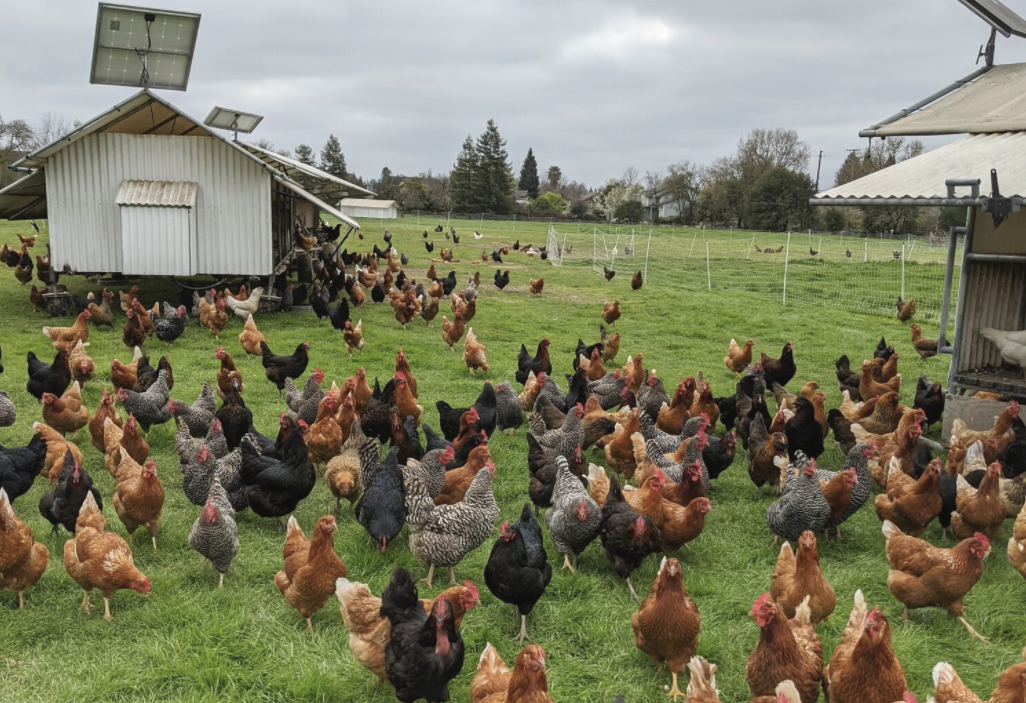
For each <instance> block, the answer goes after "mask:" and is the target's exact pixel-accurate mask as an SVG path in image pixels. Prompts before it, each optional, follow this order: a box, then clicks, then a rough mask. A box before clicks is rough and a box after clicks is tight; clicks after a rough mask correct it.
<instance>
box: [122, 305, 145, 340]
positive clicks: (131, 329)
mask: <svg viewBox="0 0 1026 703" xmlns="http://www.w3.org/2000/svg"><path fill="white" fill-rule="evenodd" d="M125 317H126V318H127V321H126V322H125V326H124V328H122V332H121V342H122V343H123V344H124V345H125V346H126V347H128V348H129V349H132V348H133V347H141V346H142V345H143V344H144V343H145V342H146V328H144V327H143V326H142V322H141V318H140V317H139V316H138V315H136V314H135V311H134V310H132V309H131V308H129V309H128V312H126V313H125ZM146 319H147V320H148V319H149V317H148V316H147V318H146Z"/></svg>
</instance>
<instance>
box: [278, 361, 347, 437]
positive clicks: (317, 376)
mask: <svg viewBox="0 0 1026 703" xmlns="http://www.w3.org/2000/svg"><path fill="white" fill-rule="evenodd" d="M323 382H324V372H323V371H321V370H320V369H314V370H313V371H311V372H310V375H309V376H307V378H306V383H305V384H303V390H302V391H300V390H299V389H298V388H296V384H295V382H294V381H293V380H292V379H291V378H286V379H285V404H286V405H288V406H289V411H290V413H289V416H290V417H292V419H293V420H296V421H298V420H302V421H304V422H305V423H306V424H308V425H312V424H313V423H314V421H315V420H316V419H317V411H318V410H320V406H321V400H322V399H323V398H324V390H323V389H322V388H321V383H323ZM346 395H348V396H351V394H348V393H347V394H346ZM342 400H343V398H342V397H341V394H340V395H339V397H336V398H335V403H336V405H338V404H339V403H341V402H342ZM353 402H354V403H355V400H354V401H353ZM345 427H348V424H347V425H345Z"/></svg>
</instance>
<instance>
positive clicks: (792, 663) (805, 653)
mask: <svg viewBox="0 0 1026 703" xmlns="http://www.w3.org/2000/svg"><path fill="white" fill-rule="evenodd" d="M749 614H750V615H751V616H752V618H753V619H754V620H755V622H756V624H758V625H759V629H760V633H759V644H758V645H757V646H756V648H755V650H753V651H752V653H751V654H750V655H749V656H748V664H747V665H746V666H745V681H747V683H748V689H749V691H750V692H751V694H752V696H766V695H770V694H771V693H773V692H774V691H775V690H776V688H777V684H779V683H780V682H781V681H785V680H787V681H792V682H793V683H794V685H795V688H797V689H798V693H799V696H800V699H801V702H802V703H815V701H817V700H819V684H820V679H821V678H822V676H823V645H822V643H821V642H820V641H819V637H818V636H817V635H816V632H815V630H813V629H812V620H811V615H810V611H809V597H808V596H805V597H804V598H803V599H802V601H801V602H800V603H799V604H798V605H797V607H796V608H795V615H794V617H793V618H790V619H788V618H787V617H786V616H785V614H784V611H783V610H782V609H781V608H780V607H779V605H777V604H775V603H774V602H773V600H772V598H771V596H770V594H769V593H764V594H762V595H761V596H759V598H758V600H756V601H755V605H753V606H752V610H751V612H750V613H749Z"/></svg>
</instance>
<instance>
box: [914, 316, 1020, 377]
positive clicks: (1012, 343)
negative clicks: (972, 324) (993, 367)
mask: <svg viewBox="0 0 1026 703" xmlns="http://www.w3.org/2000/svg"><path fill="white" fill-rule="evenodd" d="M913 334H915V330H913ZM980 336H981V337H983V338H984V339H986V340H987V341H989V342H991V343H992V344H993V345H994V346H995V347H997V350H998V352H999V353H1000V354H1001V360H1002V361H1004V362H1005V363H1006V364H1010V365H1012V366H1018V367H1020V368H1022V369H1023V371H1024V373H1026V330H1020V331H1011V330H1007V331H1006V330H996V329H994V328H993V327H984V328H982V329H980ZM917 351H918V349H917ZM927 351H928V349H927ZM934 353H936V348H935V349H934ZM921 355H922V354H920V356H921Z"/></svg>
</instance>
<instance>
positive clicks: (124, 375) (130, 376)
mask: <svg viewBox="0 0 1026 703" xmlns="http://www.w3.org/2000/svg"><path fill="white" fill-rule="evenodd" d="M140 359H142V350H140V349H139V347H135V350H134V352H133V355H132V361H131V362H129V363H127V364H125V363H122V362H120V361H118V360H117V359H111V362H110V382H111V384H112V385H113V386H114V390H118V389H120V388H128V389H132V388H134V387H135V384H136V381H138V380H139V379H138V370H139V360H140Z"/></svg>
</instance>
